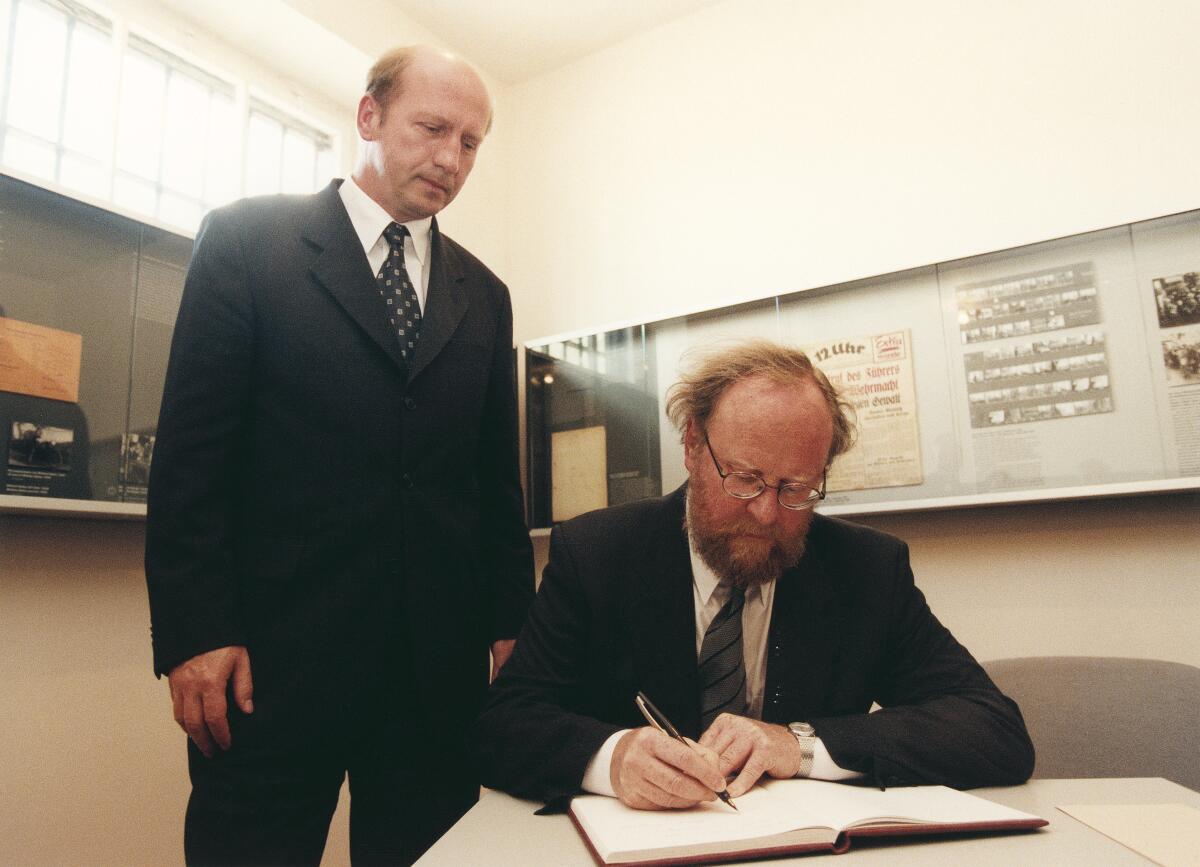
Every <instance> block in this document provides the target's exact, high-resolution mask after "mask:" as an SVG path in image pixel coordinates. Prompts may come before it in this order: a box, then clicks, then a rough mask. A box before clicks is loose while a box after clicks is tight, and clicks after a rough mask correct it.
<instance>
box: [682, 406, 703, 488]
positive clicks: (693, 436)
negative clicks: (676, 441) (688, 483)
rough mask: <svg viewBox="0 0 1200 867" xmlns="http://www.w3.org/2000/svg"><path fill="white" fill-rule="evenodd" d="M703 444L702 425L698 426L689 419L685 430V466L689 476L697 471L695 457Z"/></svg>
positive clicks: (694, 421) (692, 419) (693, 420)
mask: <svg viewBox="0 0 1200 867" xmlns="http://www.w3.org/2000/svg"><path fill="white" fill-rule="evenodd" d="M703 442H704V434H703V433H702V432H701V431H700V425H698V424H696V420H695V419H694V418H689V419H688V420H687V424H686V425H685V426H684V428H683V465H684V467H686V468H687V471H688V475H691V474H692V473H694V472H695V471H696V466H695V464H696V460H695V457H694V455H695V454H696V452H697V450H698V449H699V448H700V446H701V445H702V444H703Z"/></svg>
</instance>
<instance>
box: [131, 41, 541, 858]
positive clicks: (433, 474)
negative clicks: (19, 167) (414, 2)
mask: <svg viewBox="0 0 1200 867" xmlns="http://www.w3.org/2000/svg"><path fill="white" fill-rule="evenodd" d="M491 121H492V106H491V101H490V99H489V97H488V93H487V90H486V88H485V86H484V84H483V81H482V80H481V79H480V77H479V75H478V74H477V73H476V72H475V71H474V70H473V69H472V68H471V67H470V66H468V65H467V64H466V63H464V62H463V61H462V60H460V59H458V58H455V57H453V56H451V55H449V54H446V53H443V52H440V51H436V50H434V49H431V48H427V47H412V48H402V49H398V50H395V51H392V52H390V53H389V54H387V55H385V56H384V57H383V58H381V59H380V60H379V61H378V62H377V63H376V64H375V66H374V67H373V68H372V69H371V72H370V78H369V81H368V83H367V90H366V94H365V95H364V96H363V97H362V99H361V101H360V102H359V105H358V114H357V127H358V133H359V137H360V138H361V139H362V141H361V146H360V151H359V156H358V161H357V164H356V166H355V169H354V173H353V175H352V177H351V178H350V179H349V180H346V181H344V182H342V181H336V180H335V181H334V182H333V183H331V184H330V185H329V186H328V187H327V188H326V189H325V190H323V191H322V192H319V193H317V194H315V195H312V196H275V197H266V198H258V199H248V200H244V201H241V202H237V203H234V204H232V205H230V206H228V207H224V208H220V209H218V210H216V211H214V212H213V213H212V214H210V215H209V216H208V217H207V218H206V220H205V222H204V224H203V225H202V227H201V229H200V233H199V235H198V236H197V238H196V247H195V252H194V254H193V257H192V263H191V267H190V269H189V271H188V277H187V283H186V287H185V289H184V295H183V303H182V306H181V308H180V311H179V319H178V322H177V324H176V328H175V339H174V344H173V346H172V348H171V360H170V365H169V368H168V372H167V381H166V388H165V392H164V395H163V404H162V414H161V417H160V420H159V426H158V440H157V447H156V454H155V457H154V463H153V469H152V472H151V479H150V495H149V520H148V526H147V540H146V577H147V582H148V584H149V590H150V610H151V617H152V621H153V638H154V665H155V671H156V673H157V674H159V675H162V674H166V675H167V676H168V677H169V679H170V686H171V698H172V702H173V704H174V714H175V719H176V721H177V722H178V723H179V724H180V726H182V727H183V728H184V729H185V730H186V731H187V733H188V736H189V738H190V743H189V744H188V750H189V757H188V758H189V770H190V775H191V780H192V795H191V799H190V801H189V803H188V811H187V819H186V827H185V843H184V847H185V854H186V856H187V859H188V862H189V863H191V864H218V863H224V864H263V863H269V864H276V863H279V864H317V863H318V862H319V861H320V859H321V854H322V851H323V848H324V845H325V838H326V835H327V832H328V827H329V820H330V817H331V816H332V814H333V811H334V808H335V806H336V804H337V798H338V792H339V789H340V786H341V783H342V780H343V778H344V777H345V776H346V775H347V774H348V775H349V781H350V793H351V816H350V837H351V854H352V857H353V860H354V863H355V864H369V863H387V864H394V863H408V862H411V861H413V860H415V858H416V857H418V856H419V855H420V854H421V852H423V851H424V850H425V849H426V848H427V847H428V846H429V845H430V844H431V843H432V842H433V841H434V840H436V839H437V838H438V836H440V835H441V833H442V832H443V831H445V829H446V828H448V827H449V826H450V825H451V824H452V823H453V822H454V821H455V820H456V819H457V818H458V817H459V816H461V815H462V813H464V812H465V811H466V810H467V809H468V808H469V807H470V806H471V804H473V803H474V802H475V800H476V798H477V796H478V777H477V772H476V771H475V769H473V768H472V767H471V766H470V763H469V762H467V761H466V760H465V759H464V758H463V755H464V748H463V743H464V738H465V732H466V730H467V727H468V725H469V723H470V721H471V720H472V719H473V717H474V716H475V714H476V712H477V711H478V709H479V706H480V704H481V702H482V699H483V693H484V690H485V688H486V685H487V680H488V670H487V658H488V650H489V648H490V650H491V653H492V658H493V665H494V667H495V668H496V669H498V668H499V666H501V665H503V663H504V662H505V660H506V659H507V658H508V655H509V654H510V653H511V651H512V646H513V638H514V636H515V635H516V633H517V630H518V629H519V627H520V624H521V621H522V619H523V617H524V614H525V609H526V607H527V605H528V602H529V600H530V599H531V598H532V593H533V580H532V551H531V546H530V543H529V536H528V532H527V530H526V527H525V524H524V520H523V512H522V495H521V487H520V480H519V470H518V461H517V446H516V431H517V420H516V415H517V410H516V395H515V392H514V375H513V366H512V365H513V362H512V308H511V303H510V299H509V294H508V290H507V289H506V287H505V286H504V284H503V283H501V282H500V280H499V279H497V277H496V276H495V275H494V274H492V272H491V271H489V270H488V269H487V268H486V267H485V266H484V265H483V264H482V263H480V262H479V260H477V259H476V258H475V257H474V256H472V255H471V254H470V253H468V252H467V251H466V250H465V249H463V248H462V247H460V246H459V245H458V244H456V243H455V242H454V241H452V240H450V239H449V238H447V237H446V236H445V235H443V234H441V232H440V231H439V229H438V226H437V221H436V219H434V215H435V214H437V212H438V211H440V210H441V209H442V208H444V207H445V206H446V205H448V204H450V202H452V201H453V200H454V198H455V196H456V195H457V194H458V192H459V190H460V189H462V186H463V184H464V183H465V182H466V179H467V176H468V175H469V174H470V172H471V168H472V166H473V165H474V162H475V158H476V155H477V153H478V150H479V147H480V145H481V144H482V143H483V140H484V137H485V136H486V134H487V132H488V129H489V127H490V125H491ZM493 673H494V672H493Z"/></svg>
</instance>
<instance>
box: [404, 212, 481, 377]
mask: <svg viewBox="0 0 1200 867" xmlns="http://www.w3.org/2000/svg"><path fill="white" fill-rule="evenodd" d="M430 231H431V233H432V239H431V244H430V251H431V254H432V256H433V260H432V262H431V263H430V268H429V286H428V287H427V291H426V293H425V311H424V313H423V315H422V317H421V338H420V340H418V341H417V351H416V354H415V355H414V356H413V359H412V364H411V365H410V367H409V374H408V377H409V379H410V380H411V379H415V378H416V376H417V375H418V374H419V373H420V372H421V371H422V370H424V369H425V368H426V367H428V366H429V363H430V362H431V361H433V359H435V358H436V357H437V354H438V353H439V352H441V351H442V349H443V348H444V347H445V346H446V342H447V341H448V340H449V339H450V335H451V334H453V333H454V329H456V328H457V327H458V323H459V322H461V321H462V318H463V316H464V315H465V314H466V312H467V306H468V302H467V293H466V292H465V291H463V288H464V287H463V284H464V282H465V281H466V277H465V276H464V275H463V272H462V268H461V265H460V262H459V260H458V257H457V256H455V255H454V254H453V250H451V249H450V248H449V245H448V244H446V242H445V241H444V240H443V238H442V233H441V232H440V231H439V230H438V225H437V219H436V218H435V219H434V221H433V226H432V228H431V230H430Z"/></svg>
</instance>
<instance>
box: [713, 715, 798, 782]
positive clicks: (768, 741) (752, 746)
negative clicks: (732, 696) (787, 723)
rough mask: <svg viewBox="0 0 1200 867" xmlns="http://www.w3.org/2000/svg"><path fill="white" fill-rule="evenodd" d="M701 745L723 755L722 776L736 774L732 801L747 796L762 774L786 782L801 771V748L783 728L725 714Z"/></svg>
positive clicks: (717, 720)
mask: <svg viewBox="0 0 1200 867" xmlns="http://www.w3.org/2000/svg"><path fill="white" fill-rule="evenodd" d="M700 744H701V746H705V747H708V748H709V749H711V750H713V751H714V752H715V753H717V754H718V755H719V756H720V758H721V773H722V774H725V775H728V774H732V773H734V772H735V771H736V772H737V778H736V779H734V781H733V782H732V783H730V784H729V796H730V797H731V798H736V797H738V796H739V795H744V794H746V792H748V791H750V788H751V787H752V786H753V785H754V784H755V783H757V782H758V778H759V777H761V776H762V775H763V774H769V775H770V776H772V777H775V778H776V779H784V778H787V777H794V776H796V774H797V773H798V772H799V770H800V759H801V755H800V745H799V744H798V743H796V738H795V737H794V736H793V735H792V733H791V732H789V731H788V730H787V729H786V728H784V727H783V726H781V725H774V724H773V723H765V722H759V721H758V720H756V719H750V718H748V717H744V716H734V715H733V714H730V713H723V714H721V715H720V716H719V717H717V718H716V719H715V720H713V724H712V725H711V726H709V727H708V731H706V732H705V733H704V734H702V735H701V736H700Z"/></svg>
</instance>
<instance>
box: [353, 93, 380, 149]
mask: <svg viewBox="0 0 1200 867" xmlns="http://www.w3.org/2000/svg"><path fill="white" fill-rule="evenodd" d="M355 123H356V125H357V127H358V137H359V138H361V139H362V140H363V141H374V140H375V135H376V133H377V132H378V130H379V125H380V124H381V123H383V110H382V108H381V107H380V105H379V103H378V102H376V101H375V97H373V96H371V94H369V93H364V94H363V96H362V99H360V100H359V101H358V114H357V115H356V116H355Z"/></svg>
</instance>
